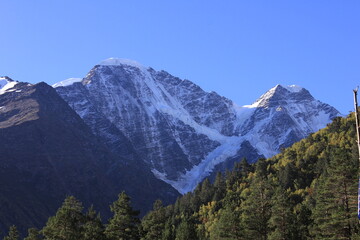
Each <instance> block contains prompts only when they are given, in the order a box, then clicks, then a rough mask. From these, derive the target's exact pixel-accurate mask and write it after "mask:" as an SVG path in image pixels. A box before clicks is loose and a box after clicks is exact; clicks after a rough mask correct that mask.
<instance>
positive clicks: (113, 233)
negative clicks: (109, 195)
mask: <svg viewBox="0 0 360 240" xmlns="http://www.w3.org/2000/svg"><path fill="white" fill-rule="evenodd" d="M110 209H111V211H112V212H113V213H114V215H113V217H112V218H111V219H110V220H109V224H108V225H107V226H106V229H105V235H106V237H107V238H108V239H110V240H136V239H140V236H139V223H140V220H139V218H138V217H137V216H138V215H139V212H138V211H134V210H133V209H132V207H131V203H130V197H129V196H127V195H126V194H125V192H122V193H120V194H119V198H118V200H117V201H115V202H114V203H113V204H112V205H111V206H110Z"/></svg>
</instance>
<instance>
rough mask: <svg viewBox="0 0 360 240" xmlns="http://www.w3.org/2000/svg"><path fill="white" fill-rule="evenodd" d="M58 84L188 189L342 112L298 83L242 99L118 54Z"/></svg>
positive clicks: (96, 124) (162, 175) (102, 128)
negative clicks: (245, 102) (234, 99)
mask: <svg viewBox="0 0 360 240" xmlns="http://www.w3.org/2000/svg"><path fill="white" fill-rule="evenodd" d="M53 87H55V89H56V91H57V92H58V93H59V95H60V96H62V98H63V99H64V100H65V101H67V102H68V103H69V105H70V106H71V107H72V108H73V109H74V110H75V111H76V112H77V113H78V114H79V116H80V117H81V118H83V119H84V121H85V122H86V123H87V124H88V125H89V127H90V128H91V129H92V131H93V133H94V134H95V135H97V136H99V137H100V138H101V139H102V140H103V141H104V143H106V144H107V145H108V146H109V147H110V148H111V149H113V151H115V152H116V151H124V149H123V148H124V144H123V143H124V142H126V143H127V144H128V145H127V146H130V145H131V147H133V148H134V149H135V151H136V152H137V154H138V156H139V158H141V161H143V162H144V163H146V165H147V166H148V167H149V169H150V170H151V171H152V172H153V174H154V175H155V176H156V177H157V178H159V179H161V180H163V181H165V182H166V183H169V184H170V185H172V186H173V187H174V188H175V189H177V190H178V191H179V192H180V193H182V194H184V193H186V192H188V191H192V190H193V189H194V188H195V187H196V185H197V184H198V183H199V182H201V181H202V180H203V179H204V178H206V177H208V176H210V175H211V174H212V172H213V171H214V170H215V169H216V170H224V169H225V167H224V166H225V163H227V162H228V161H230V160H229V159H233V160H234V159H235V160H236V159H238V160H240V159H241V158H242V157H247V159H248V161H249V162H255V161H256V160H257V159H258V158H259V157H271V156H273V155H275V154H277V153H278V152H279V151H280V150H281V149H282V148H283V147H287V146H290V145H292V144H293V143H294V142H296V141H298V140H300V139H302V138H304V137H306V136H308V135H309V134H310V133H312V132H315V131H317V130H319V129H320V128H323V127H325V126H326V124H327V123H329V122H330V121H331V120H332V119H333V118H334V117H336V116H339V115H340V113H339V112H338V111H337V110H336V109H335V108H333V107H331V106H329V105H327V104H325V103H322V102H320V101H318V100H316V99H314V98H313V97H312V96H311V94H310V93H309V92H308V91H307V90H306V89H305V88H302V87H300V86H297V85H290V86H283V85H280V84H279V85H276V86H275V87H273V88H271V89H270V90H269V91H267V92H266V93H264V94H263V95H262V96H260V98H258V99H257V100H256V101H255V102H254V103H252V104H251V105H243V106H240V105H237V104H236V103H234V102H232V101H231V100H230V99H227V98H225V97H223V96H220V95H218V94H217V93H216V92H206V91H204V90H202V89H201V87H199V86H197V85H196V84H194V83H193V82H191V81H189V80H186V79H179V78H177V77H174V76H172V75H171V74H169V73H167V72H165V71H156V70H154V69H152V68H147V67H145V66H143V65H141V64H140V63H138V62H136V61H133V60H128V59H118V58H110V59H106V60H104V61H101V62H100V63H99V64H97V65H95V66H94V68H93V69H91V70H90V72H89V73H88V74H87V75H86V76H85V77H84V78H83V79H81V80H80V79H76V80H66V81H65V82H60V83H58V84H54V85H53ZM245 143H248V144H245ZM244 146H247V147H249V146H250V147H251V151H250V150H249V149H244Z"/></svg>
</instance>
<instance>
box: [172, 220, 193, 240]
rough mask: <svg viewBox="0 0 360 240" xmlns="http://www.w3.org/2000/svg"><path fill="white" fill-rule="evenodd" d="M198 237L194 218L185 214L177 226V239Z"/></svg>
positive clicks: (186, 239)
mask: <svg viewBox="0 0 360 240" xmlns="http://www.w3.org/2000/svg"><path fill="white" fill-rule="evenodd" d="M190 239H197V234H196V230H195V223H194V221H193V219H191V218H190V217H187V216H183V217H182V219H181V222H180V224H179V226H178V227H177V228H176V238H175V240H190Z"/></svg>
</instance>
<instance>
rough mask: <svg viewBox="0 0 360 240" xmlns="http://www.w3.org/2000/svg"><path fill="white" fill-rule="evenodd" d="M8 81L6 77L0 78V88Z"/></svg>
mask: <svg viewBox="0 0 360 240" xmlns="http://www.w3.org/2000/svg"><path fill="white" fill-rule="evenodd" d="M8 83H9V81H8V80H7V79H6V78H4V77H2V78H0V89H2V88H3V87H4V86H5V85H6V84H8Z"/></svg>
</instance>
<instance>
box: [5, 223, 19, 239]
mask: <svg viewBox="0 0 360 240" xmlns="http://www.w3.org/2000/svg"><path fill="white" fill-rule="evenodd" d="M3 240H19V231H18V230H17V228H16V226H15V225H12V226H10V228H9V233H8V235H7V236H5V237H4V239H3Z"/></svg>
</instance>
